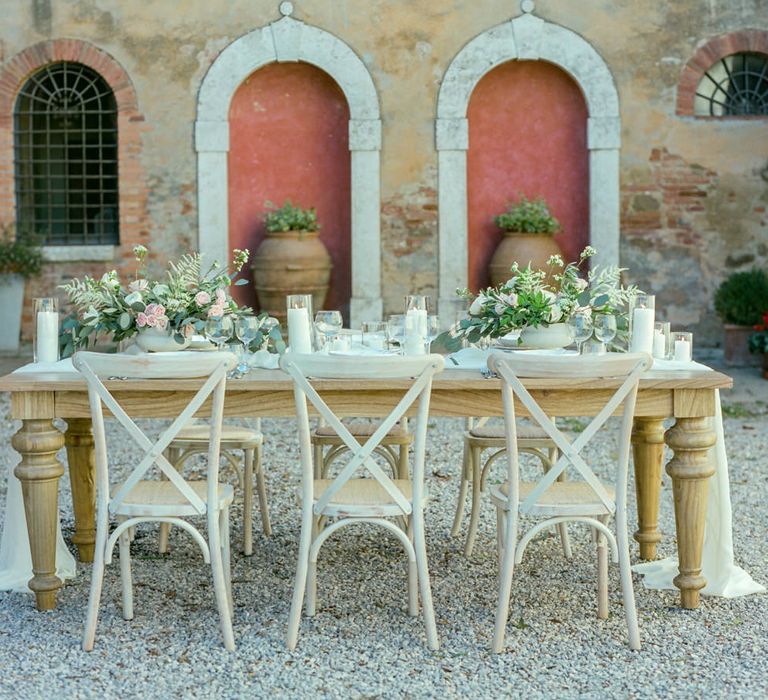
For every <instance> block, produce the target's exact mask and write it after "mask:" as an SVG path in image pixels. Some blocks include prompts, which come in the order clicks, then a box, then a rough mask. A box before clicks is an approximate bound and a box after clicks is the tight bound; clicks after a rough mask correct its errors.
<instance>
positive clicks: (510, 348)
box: [492, 338, 560, 352]
mask: <svg viewBox="0 0 768 700" xmlns="http://www.w3.org/2000/svg"><path fill="white" fill-rule="evenodd" d="M498 340H499V342H497V343H496V344H495V345H493V346H492V347H493V349H494V350H503V351H504V352H515V351H516V350H556V349H557V348H559V347H560V346H559V345H558V346H557V348H555V347H552V346H551V345H526V344H525V343H521V344H520V345H518V343H517V341H516V340H514V341H511V342H508V343H503V342H501V341H502V338H499V339H498Z"/></svg>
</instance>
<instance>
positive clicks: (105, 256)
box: [43, 245, 116, 262]
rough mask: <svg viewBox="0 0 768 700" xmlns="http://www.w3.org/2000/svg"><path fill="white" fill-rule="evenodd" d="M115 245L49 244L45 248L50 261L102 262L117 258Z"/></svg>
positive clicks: (46, 257)
mask: <svg viewBox="0 0 768 700" xmlns="http://www.w3.org/2000/svg"><path fill="white" fill-rule="evenodd" d="M115 247H116V246H113V245H49V246H45V247H44V248H43V251H44V254H45V259H46V260H47V261H48V262H100V261H112V260H114V259H115Z"/></svg>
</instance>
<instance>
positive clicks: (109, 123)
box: [14, 61, 119, 245]
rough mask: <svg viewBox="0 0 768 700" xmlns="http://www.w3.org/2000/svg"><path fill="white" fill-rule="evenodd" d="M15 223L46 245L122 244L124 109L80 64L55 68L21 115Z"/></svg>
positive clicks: (21, 104)
mask: <svg viewBox="0 0 768 700" xmlns="http://www.w3.org/2000/svg"><path fill="white" fill-rule="evenodd" d="M14 160H15V175H16V178H15V182H16V217H17V222H18V228H19V231H21V232H32V233H35V234H37V235H39V236H41V237H42V238H43V240H44V242H45V244H46V245H99V244H117V243H118V242H119V230H118V179H117V176H118V172H117V162H118V151H117V105H116V101H115V96H114V94H113V93H112V90H111V89H110V87H109V85H108V84H107V82H106V81H105V80H104V79H103V78H102V77H101V76H100V75H99V74H98V73H97V72H96V71H94V70H93V69H91V68H89V67H88V66H85V65H83V64H81V63H74V62H71V61H60V62H57V63H50V64H48V65H46V66H45V67H44V68H42V69H41V70H39V71H38V72H36V73H34V74H33V75H32V76H31V77H30V78H29V79H28V80H27V82H26V83H25V84H24V86H23V87H22V89H21V91H20V92H19V95H18V97H17V99H16V105H15V109H14Z"/></svg>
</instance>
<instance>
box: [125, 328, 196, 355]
mask: <svg viewBox="0 0 768 700" xmlns="http://www.w3.org/2000/svg"><path fill="white" fill-rule="evenodd" d="M174 336H175V333H174V332H173V330H171V329H168V328H166V329H162V328H153V327H147V328H142V329H141V330H140V331H139V332H138V334H137V335H136V345H138V346H139V347H140V348H141V349H142V350H143V351H144V352H174V351H178V350H184V349H185V348H186V347H187V346H188V345H189V338H184V341H183V342H181V343H179V342H177V341H176V338H175V337H174Z"/></svg>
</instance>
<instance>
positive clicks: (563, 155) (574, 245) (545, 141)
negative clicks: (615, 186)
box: [467, 61, 589, 290]
mask: <svg viewBox="0 0 768 700" xmlns="http://www.w3.org/2000/svg"><path fill="white" fill-rule="evenodd" d="M587 116H588V113H587V106H586V104H585V102H584V97H583V95H582V93H581V90H580V89H579V87H578V85H577V84H576V83H575V82H574V81H573V79H572V78H571V77H570V76H569V75H568V74H567V73H565V72H564V71H563V70H561V69H560V68H558V67H557V66H555V65H553V64H551V63H547V62H545V61H509V62H508V63H504V64H502V65H500V66H498V67H497V68H494V69H493V70H491V71H490V72H488V73H487V74H486V75H485V76H483V78H482V79H481V80H480V81H479V82H478V84H477V86H476V87H475V89H474V91H473V93H472V97H471V98H470V102H469V108H468V110H467V118H468V119H469V151H468V153H467V204H468V211H469V215H468V236H467V238H468V246H469V249H468V257H469V270H468V281H469V288H470V289H472V290H477V289H479V288H482V287H486V286H488V285H489V284H490V281H489V278H488V272H487V267H488V263H489V261H490V259H491V256H492V255H493V251H494V250H495V249H496V246H497V244H498V242H499V240H500V239H501V233H500V231H499V229H498V227H497V226H496V224H494V223H493V217H494V216H496V215H497V214H499V213H500V212H502V211H503V210H504V209H505V208H506V205H507V203H508V202H509V201H510V200H512V199H517V196H518V194H519V193H521V192H522V193H523V194H525V195H526V196H527V197H528V198H533V197H537V196H539V195H541V196H543V197H544V199H546V201H547V203H548V204H549V206H550V209H551V210H552V212H553V213H554V215H555V216H556V217H557V218H558V219H559V220H560V225H561V228H562V231H561V233H559V234H558V235H557V238H556V240H557V241H558V243H559V244H560V247H561V248H562V249H563V253H564V255H565V256H566V261H567V260H574V259H576V258H577V257H578V254H579V252H580V251H581V250H582V249H583V248H584V246H585V245H587V244H588V243H589V152H588V150H587Z"/></svg>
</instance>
